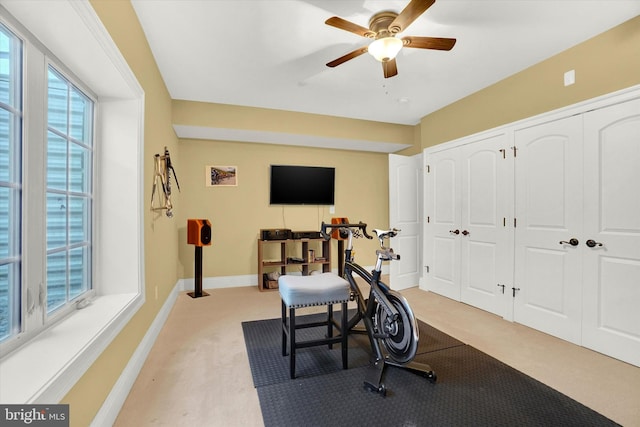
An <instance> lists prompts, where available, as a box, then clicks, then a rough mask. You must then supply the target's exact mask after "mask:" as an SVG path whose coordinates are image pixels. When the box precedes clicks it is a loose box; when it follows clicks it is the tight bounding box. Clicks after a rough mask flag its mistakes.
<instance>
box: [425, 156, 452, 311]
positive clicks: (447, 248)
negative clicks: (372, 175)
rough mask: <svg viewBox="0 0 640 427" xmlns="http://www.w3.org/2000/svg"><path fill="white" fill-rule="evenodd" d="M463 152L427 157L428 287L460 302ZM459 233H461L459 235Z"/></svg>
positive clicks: (426, 261) (426, 227)
mask: <svg viewBox="0 0 640 427" xmlns="http://www.w3.org/2000/svg"><path fill="white" fill-rule="evenodd" d="M459 166H460V150H459V149H449V150H443V151H438V152H435V153H430V154H429V155H428V156H425V170H426V174H425V215H427V223H426V224H425V233H424V234H425V244H424V254H425V267H424V268H425V272H424V273H425V274H424V276H423V277H424V278H425V285H426V288H427V289H428V290H430V291H432V292H435V293H437V294H440V295H443V296H446V297H448V298H451V299H454V300H456V301H460V244H461V239H460V232H461V230H460V206H459V201H458V200H459V195H460V171H459ZM456 231H457V232H456Z"/></svg>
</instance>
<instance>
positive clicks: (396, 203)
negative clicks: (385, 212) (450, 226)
mask: <svg viewBox="0 0 640 427" xmlns="http://www.w3.org/2000/svg"><path fill="white" fill-rule="evenodd" d="M422 183H423V178H422V154H416V155H415V156H411V157H408V156H399V155H397V154H389V226H390V227H395V228H399V229H400V230H401V231H400V233H399V234H398V236H396V237H394V238H393V239H391V242H388V243H387V244H388V245H389V247H391V248H393V249H394V251H395V252H396V253H398V254H400V259H399V260H397V261H391V262H390V263H389V276H390V277H389V279H390V280H389V283H388V285H390V286H391V287H392V288H393V289H395V290H402V289H407V288H410V287H413V286H417V285H418V282H419V281H420V276H421V275H422V265H423V262H422V227H421V222H420V221H421V218H422V203H423V195H424V191H423V189H422Z"/></svg>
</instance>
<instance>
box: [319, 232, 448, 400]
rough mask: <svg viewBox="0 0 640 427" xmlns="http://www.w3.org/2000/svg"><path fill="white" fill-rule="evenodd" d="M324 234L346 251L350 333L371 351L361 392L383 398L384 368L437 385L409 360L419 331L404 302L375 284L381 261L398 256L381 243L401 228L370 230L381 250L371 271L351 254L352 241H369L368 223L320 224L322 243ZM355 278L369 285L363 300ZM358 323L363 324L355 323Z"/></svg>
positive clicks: (424, 368) (429, 373)
mask: <svg viewBox="0 0 640 427" xmlns="http://www.w3.org/2000/svg"><path fill="white" fill-rule="evenodd" d="M328 230H333V231H334V233H335V231H337V232H338V233H339V236H340V238H341V239H346V241H347V247H346V249H344V267H343V268H344V271H343V272H341V274H342V277H344V279H345V280H347V281H348V282H349V286H350V290H351V297H350V299H351V300H352V301H356V304H357V309H356V312H355V314H354V315H353V316H352V317H351V318H350V319H349V321H348V330H349V333H365V334H367V336H368V337H369V343H370V345H371V350H372V353H373V354H372V361H371V363H370V364H369V368H368V370H367V373H366V376H365V380H364V388H365V389H367V390H369V391H372V392H376V393H379V394H380V395H382V396H386V393H387V389H386V386H385V385H384V383H383V382H382V379H383V375H384V369H385V367H386V366H387V365H391V366H396V367H400V368H403V369H408V370H410V371H412V372H414V373H416V374H419V375H421V376H423V377H425V378H427V379H428V380H429V381H431V382H436V380H437V377H436V374H435V372H433V370H432V369H431V367H430V366H429V365H426V364H423V363H418V362H415V361H413V358H414V357H415V355H416V352H417V350H418V338H419V336H418V335H419V332H418V324H417V322H416V318H415V316H414V314H413V311H412V310H411V307H410V306H409V303H408V302H407V300H406V299H405V298H404V297H403V296H402V295H401V294H399V293H398V292H396V291H393V290H391V289H390V288H389V287H388V286H387V285H385V284H384V283H383V282H381V281H380V276H381V274H382V263H383V262H384V261H392V260H399V259H400V255H398V254H396V253H395V252H393V249H392V248H387V247H386V246H385V244H384V240H385V239H388V238H391V237H394V236H396V235H397V234H398V232H399V231H400V230H398V229H395V228H394V229H391V230H378V229H376V230H373V231H374V232H375V234H376V235H377V237H378V240H379V241H380V249H378V250H376V265H375V268H374V269H373V271H372V272H371V273H369V272H368V271H366V270H365V269H364V268H363V267H362V266H360V265H358V264H357V263H356V262H355V261H354V251H353V239H354V238H359V237H366V238H368V239H372V238H373V237H371V236H370V235H369V234H367V224H365V223H363V222H359V223H358V224H325V223H324V222H323V223H322V227H321V231H320V232H321V234H322V236H323V238H324V239H325V240H329V239H331V235H330V234H329V233H327V231H328ZM334 235H335V234H334ZM354 275H357V276H359V277H360V278H362V279H363V280H364V282H366V284H368V285H369V294H368V296H367V297H366V298H365V295H364V294H363V293H362V291H361V290H360V287H359V285H358V283H357V282H356V277H355V276H354ZM361 323H362V324H363V325H360V324H361ZM362 326H364V329H363V328H362Z"/></svg>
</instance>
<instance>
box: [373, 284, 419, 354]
mask: <svg viewBox="0 0 640 427" xmlns="http://www.w3.org/2000/svg"><path fill="white" fill-rule="evenodd" d="M386 296H387V299H388V300H389V302H390V303H391V304H393V306H394V307H395V309H396V310H398V313H399V316H398V319H397V320H396V321H395V322H387V320H388V319H387V318H388V316H389V315H388V314H387V311H386V310H385V309H384V308H383V307H381V306H380V305H378V308H377V310H376V314H375V323H376V328H377V330H378V333H379V334H383V335H385V337H384V338H381V339H380V340H381V341H382V344H383V345H384V348H385V350H386V351H387V353H388V354H389V357H390V358H391V359H393V360H394V361H395V362H397V363H408V362H410V361H412V360H413V358H414V357H415V355H416V352H417V351H418V324H417V322H416V318H415V316H414V314H413V311H412V310H411V307H410V306H409V303H408V302H407V300H406V299H405V298H404V297H403V296H402V295H400V294H399V293H398V292H395V291H392V290H389V291H388V293H387V294H386Z"/></svg>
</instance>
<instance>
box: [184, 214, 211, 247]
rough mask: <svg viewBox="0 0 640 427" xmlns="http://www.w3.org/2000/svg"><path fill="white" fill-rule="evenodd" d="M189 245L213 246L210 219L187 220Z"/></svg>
mask: <svg viewBox="0 0 640 427" xmlns="http://www.w3.org/2000/svg"><path fill="white" fill-rule="evenodd" d="M187 243H188V244H190V245H196V246H209V245H211V223H210V222H209V220H208V219H188V220H187Z"/></svg>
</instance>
